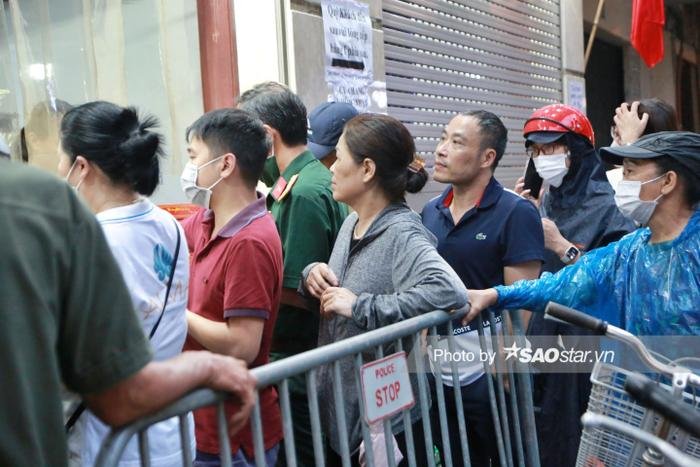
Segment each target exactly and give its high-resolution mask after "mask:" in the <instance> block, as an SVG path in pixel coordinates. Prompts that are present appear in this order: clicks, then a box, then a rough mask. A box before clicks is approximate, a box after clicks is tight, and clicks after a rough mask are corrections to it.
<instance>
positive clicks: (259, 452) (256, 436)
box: [250, 390, 266, 467]
mask: <svg viewBox="0 0 700 467" xmlns="http://www.w3.org/2000/svg"><path fill="white" fill-rule="evenodd" d="M250 425H251V428H252V430H253V450H254V451H255V466H256V467H266V466H265V441H264V440H263V432H262V416H261V414H260V391H259V390H256V391H255V405H254V406H253V413H252V415H251V417H250Z"/></svg>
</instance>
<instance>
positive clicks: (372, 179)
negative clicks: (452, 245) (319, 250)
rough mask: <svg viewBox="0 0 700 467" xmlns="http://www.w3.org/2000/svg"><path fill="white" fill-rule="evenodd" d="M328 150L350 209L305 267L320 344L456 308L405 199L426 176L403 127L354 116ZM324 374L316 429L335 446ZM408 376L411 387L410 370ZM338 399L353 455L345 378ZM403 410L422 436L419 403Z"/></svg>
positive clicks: (419, 454)
mask: <svg viewBox="0 0 700 467" xmlns="http://www.w3.org/2000/svg"><path fill="white" fill-rule="evenodd" d="M336 151H337V152H336V154H337V161H336V162H335V164H334V165H333V166H332V167H331V172H332V173H333V179H332V188H333V197H334V198H335V199H336V200H338V201H342V202H345V203H347V204H348V205H349V206H350V207H351V208H352V209H353V210H354V211H355V212H354V213H352V214H351V215H350V216H348V217H347V219H346V220H345V222H344V223H343V226H342V227H341V229H340V232H339V233H338V237H337V239H336V243H335V246H334V247H333V252H332V253H331V257H330V260H329V261H328V264H324V263H313V264H310V265H309V266H307V267H306V269H305V270H304V276H303V277H304V284H303V286H304V289H305V291H306V292H307V293H308V294H310V295H312V296H313V297H315V298H317V299H318V300H319V301H320V310H321V316H322V320H321V328H320V331H319V345H325V344H330V343H332V342H336V341H339V340H342V339H345V338H348V337H352V336H356V335H358V334H362V333H364V332H367V331H370V330H373V329H377V328H380V327H382V326H386V325H389V324H393V323H397V322H399V321H402V320H404V319H409V318H412V317H414V316H417V315H419V314H421V313H426V312H429V311H433V310H454V309H458V308H461V307H464V306H465V305H466V303H467V292H466V290H465V288H464V285H463V284H462V282H461V281H460V279H459V277H458V276H457V275H456V273H455V272H454V271H453V270H452V269H451V268H450V266H449V265H448V264H447V263H446V262H445V261H444V260H443V259H442V258H441V257H440V255H439V254H438V252H437V251H436V249H435V244H436V241H435V238H434V237H433V235H432V234H431V233H430V232H429V231H428V230H426V229H425V228H424V227H423V224H422V222H421V219H420V217H419V216H418V215H417V214H416V213H415V212H413V211H412V210H411V209H410V208H409V207H408V206H407V205H406V203H405V201H404V196H405V193H406V191H408V192H411V193H415V192H417V191H419V190H420V189H421V188H422V187H423V186H424V185H425V182H426V180H427V178H428V174H427V172H426V171H425V170H424V169H423V164H422V162H421V161H420V160H419V159H416V158H415V145H414V142H413V138H412V137H411V134H410V133H409V132H408V130H407V129H406V127H405V126H404V125H403V124H401V122H399V121H398V120H396V119H394V118H392V117H388V116H385V115H369V114H363V115H359V116H357V117H355V118H353V119H352V120H350V121H349V122H348V123H347V124H346V126H345V130H344V132H343V135H342V136H341V137H340V140H339V141H338V146H337V148H336ZM407 350H410V349H407ZM369 358H370V359H372V357H369ZM341 369H342V371H343V373H344V374H350V373H351V372H352V371H353V361H352V359H351V358H348V359H346V360H344V361H342V362H341ZM332 374H333V372H332V366H327V367H323V368H320V369H319V372H318V378H319V381H318V382H319V397H320V400H321V410H322V415H323V417H322V420H323V423H325V426H324V431H325V433H326V435H327V436H328V437H329V440H330V445H331V447H332V448H333V450H334V451H335V452H336V453H338V452H339V451H340V446H339V445H340V443H339V436H340V435H341V434H339V433H338V432H337V428H336V426H337V424H336V417H335V408H334V404H333V397H332V390H331V387H332V386H331V379H332ZM411 376H412V383H414V384H413V387H414V394H416V387H417V386H416V384H415V382H416V380H415V376H414V375H411ZM417 376H418V377H422V378H424V377H425V375H423V374H421V375H417ZM344 396H345V419H346V421H347V424H348V431H349V444H350V449H351V452H353V457H354V458H355V459H356V455H357V449H358V448H359V444H360V442H361V438H362V436H361V426H360V423H361V420H360V410H359V405H358V394H357V393H356V388H355V386H354V385H353V384H350V385H348V386H347V387H346V388H345V391H344ZM411 416H412V420H413V422H414V433H416V434H415V435H414V436H415V437H416V439H418V440H420V439H422V436H421V433H422V424H421V423H420V420H419V412H418V408H417V406H416V407H414V409H413V410H412V412H411ZM392 428H393V432H394V434H395V435H396V439H397V443H398V445H399V448H400V449H401V451H402V453H403V454H404V457H405V455H406V449H405V439H404V437H403V433H402V431H403V423H401V416H400V415H399V416H397V417H395V419H394V420H392ZM417 430H420V431H417ZM423 444H424V443H421V442H417V443H415V449H416V460H417V461H418V463H419V464H422V463H423V461H424V460H426V457H425V456H426V455H431V456H432V452H426V451H425V446H424V445H423ZM330 457H331V459H329V461H330V462H329V464H330V465H333V464H334V463H335V462H334V459H333V457H335V456H334V454H333V453H331V455H330ZM355 459H354V460H355ZM335 460H336V461H338V459H335ZM404 462H405V461H404Z"/></svg>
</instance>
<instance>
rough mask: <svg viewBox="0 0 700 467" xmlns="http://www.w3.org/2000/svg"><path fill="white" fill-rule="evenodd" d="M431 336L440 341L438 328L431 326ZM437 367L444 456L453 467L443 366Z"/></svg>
mask: <svg viewBox="0 0 700 467" xmlns="http://www.w3.org/2000/svg"><path fill="white" fill-rule="evenodd" d="M430 337H431V338H432V339H433V342H435V343H437V342H438V334H437V329H435V327H434V326H433V327H432V328H430ZM433 368H434V369H435V375H434V376H435V392H436V394H437V406H438V418H439V421H440V434H441V435H442V446H441V447H442V449H443V451H442V458H443V461H444V462H445V466H446V467H452V449H451V447H450V434H449V430H448V429H447V410H446V408H445V388H444V387H443V386H442V368H441V366H440V365H439V364H436V365H433Z"/></svg>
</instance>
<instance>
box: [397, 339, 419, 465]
mask: <svg viewBox="0 0 700 467" xmlns="http://www.w3.org/2000/svg"><path fill="white" fill-rule="evenodd" d="M402 350H403V342H402V341H401V339H397V340H396V351H397V352H401V351H402ZM420 350H421V349H413V351H414V352H420ZM407 363H408V362H407ZM413 397H415V394H414V396H413ZM403 432H404V436H405V437H406V453H405V455H404V457H405V458H406V459H407V461H408V466H409V467H416V447H415V445H414V444H413V425H412V424H411V411H410V410H404V411H403Z"/></svg>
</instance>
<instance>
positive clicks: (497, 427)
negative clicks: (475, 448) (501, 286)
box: [476, 315, 506, 467]
mask: <svg viewBox="0 0 700 467" xmlns="http://www.w3.org/2000/svg"><path fill="white" fill-rule="evenodd" d="M476 328H477V331H478V333H479V343H480V345H481V348H482V349H488V345H487V343H486V336H485V335H484V321H483V320H482V318H481V315H479V316H478V317H477V319H476ZM484 371H485V372H486V386H487V387H488V389H489V406H490V407H491V416H492V417H493V426H494V431H495V432H496V446H497V448H498V457H499V463H500V464H501V467H506V463H505V462H506V460H505V457H506V454H505V445H504V444H503V434H502V433H501V421H500V420H501V419H500V417H499V416H498V407H497V405H496V391H495V389H494V388H493V379H492V378H491V372H490V371H489V365H488V362H487V361H484Z"/></svg>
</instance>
